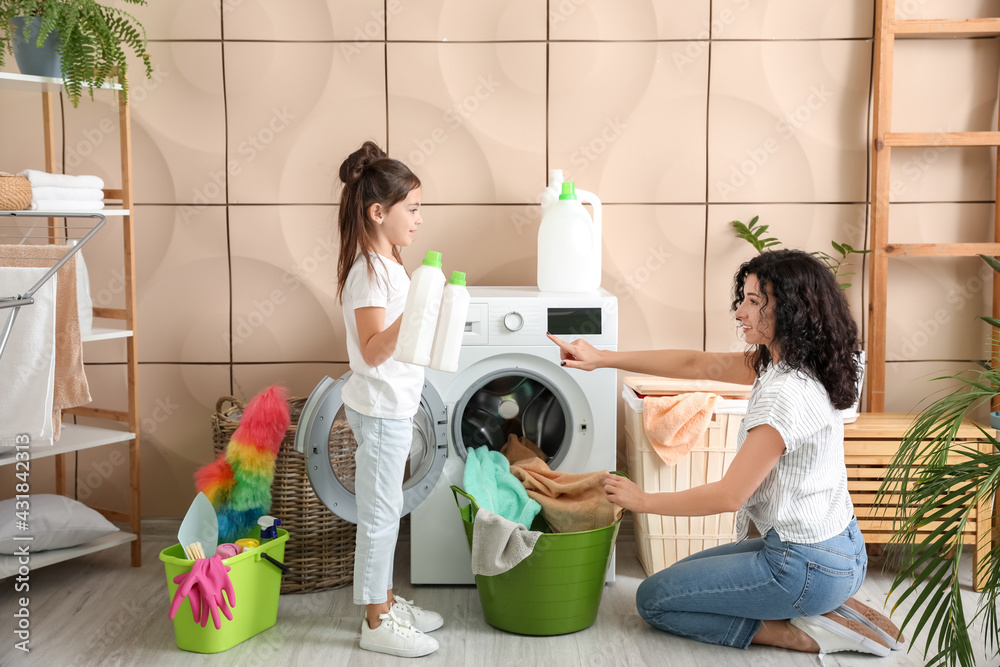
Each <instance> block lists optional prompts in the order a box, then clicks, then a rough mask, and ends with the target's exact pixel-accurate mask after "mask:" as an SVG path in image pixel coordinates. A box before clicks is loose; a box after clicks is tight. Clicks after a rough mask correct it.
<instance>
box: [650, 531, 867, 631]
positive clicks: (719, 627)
mask: <svg viewBox="0 0 1000 667" xmlns="http://www.w3.org/2000/svg"><path fill="white" fill-rule="evenodd" d="M867 569H868V555H867V553H866V552H865V541H864V538H863V537H862V536H861V531H860V530H859V529H858V522H857V519H851V523H850V524H848V526H847V528H845V529H844V532H842V533H841V534H839V535H837V536H836V537H832V538H830V539H828V540H825V541H823V542H817V543H815V544H797V543H793V542H783V541H782V540H781V539H779V538H778V534H777V532H775V531H774V530H773V529H772V530H769V531H768V532H767V535H765V536H764V537H763V538H756V539H749V540H743V541H742V542H738V543H735V544H725V545H722V546H719V547H714V548H711V549H706V550H705V551H702V552H700V553H697V554H694V555H692V556H689V557H687V558H685V559H684V560H681V561H678V562H677V563H675V564H673V565H671V566H670V567H668V568H666V569H665V570H661V571H660V572H657V573H656V574H654V575H653V576H651V577H649V578H648V579H646V580H645V581H643V582H642V583H641V584H640V585H639V590H638V592H637V593H636V606H637V607H638V609H639V615H640V616H642V618H643V620H644V621H646V622H647V623H649V624H650V625H652V626H653V627H654V628H659V629H660V630H664V631H666V632H669V633H671V634H674V635H679V636H681V637H687V638H689V639H695V640H697V641H700V642H704V643H706V644H721V645H723V646H734V647H737V648H747V647H748V646H750V641H751V640H752V639H753V637H754V635H755V634H757V631H758V630H759V629H760V625H761V621H769V620H781V619H789V618H794V617H796V616H817V615H820V614H825V613H827V612H830V611H833V610H834V609H836V608H837V607H839V606H840V605H842V604H844V602H846V601H847V599H848V598H850V597H851V596H852V595H854V594H855V593H857V591H858V589H859V588H861V584H862V582H863V581H864V579H865V573H866V572H867Z"/></svg>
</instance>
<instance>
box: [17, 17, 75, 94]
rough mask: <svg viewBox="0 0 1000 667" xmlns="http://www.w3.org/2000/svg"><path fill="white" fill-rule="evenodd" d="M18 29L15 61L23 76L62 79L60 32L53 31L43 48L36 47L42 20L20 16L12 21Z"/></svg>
mask: <svg viewBox="0 0 1000 667" xmlns="http://www.w3.org/2000/svg"><path fill="white" fill-rule="evenodd" d="M11 22H12V23H13V24H14V26H15V28H16V35H15V37H14V39H13V42H14V43H13V45H12V46H13V48H14V60H16V61H17V68H18V69H19V70H20V71H21V74H31V75H34V76H50V77H53V78H56V79H61V78H62V66H61V65H60V64H59V50H58V49H59V31H58V30H53V31H52V32H51V33H49V36H48V37H46V38H45V43H44V45H42V46H36V43H37V42H38V31H39V30H40V27H41V19H40V18H39V17H37V16H18V17H15V18H13V19H11Z"/></svg>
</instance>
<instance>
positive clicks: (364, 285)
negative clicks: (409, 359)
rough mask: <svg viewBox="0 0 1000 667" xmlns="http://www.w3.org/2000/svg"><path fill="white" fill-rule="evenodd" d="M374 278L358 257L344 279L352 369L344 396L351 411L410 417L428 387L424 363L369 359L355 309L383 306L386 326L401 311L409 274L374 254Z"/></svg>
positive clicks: (398, 417) (394, 263)
mask: <svg viewBox="0 0 1000 667" xmlns="http://www.w3.org/2000/svg"><path fill="white" fill-rule="evenodd" d="M370 256H371V258H372V263H373V264H374V266H375V276H374V277H370V276H369V275H368V264H367V263H366V262H365V259H364V257H363V256H360V255H359V256H358V258H357V259H356V260H355V261H354V266H352V267H351V270H350V272H349V273H348V274H347V281H346V282H345V283H344V293H343V305H344V324H345V325H346V327H347V357H348V360H349V361H350V364H351V370H352V371H354V372H353V374H352V375H351V377H350V378H348V380H347V383H346V384H344V389H343V391H342V397H343V400H344V403H345V404H346V405H347V406H348V407H349V408H351V409H353V410H355V411H357V412H360V413H361V414H363V415H368V416H369V417H380V418H382V419H406V418H408V417H412V416H413V415H415V414H416V412H417V408H418V407H420V394H421V391H422V389H423V386H424V369H423V366H415V365H413V364H406V363H402V362H399V361H396V360H395V359H393V358H392V357H389V358H388V359H386V360H385V361H384V362H382V363H381V364H379V365H378V366H375V367H372V366H369V365H368V364H366V363H365V360H364V358H363V357H362V356H361V342H360V340H359V338H358V323H357V320H356V318H355V315H354V311H355V310H356V309H358V308H368V307H377V308H385V325H386V326H389V325H390V324H392V323H393V322H395V321H396V319H397V318H398V317H399V316H400V315H402V313H403V306H405V305H406V292H407V290H409V288H410V278H409V276H407V275H406V270H405V269H404V268H403V267H402V266H401V265H399V264H397V263H396V262H395V261H393V260H391V259H388V258H385V257H382V256H381V255H379V254H376V253H371V255H370Z"/></svg>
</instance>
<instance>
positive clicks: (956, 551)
mask: <svg viewBox="0 0 1000 667" xmlns="http://www.w3.org/2000/svg"><path fill="white" fill-rule="evenodd" d="M980 257H982V259H983V260H984V261H986V262H987V263H988V264H989V265H990V266H991V267H993V270H994V271H997V272H1000V262H998V261H997V260H996V259H994V258H993V257H986V256H984V255H980ZM980 319H983V320H985V321H986V322H988V323H989V324H990V325H991V326H992V327H993V337H994V340H996V339H997V337H998V336H1000V320H997V319H994V318H992V317H981V318H980ZM936 380H947V381H950V382H954V383H957V384H958V389H956V390H955V391H954V392H952V393H949V394H947V395H945V396H942V397H941V398H939V399H938V400H936V401H934V402H933V403H932V404H931V405H930V406H929V407H928V408H927V409H925V410H923V411H922V412H921V414H920V415H919V416H918V417H917V419H916V420H915V421H914V422H913V425H912V426H911V427H910V429H909V431H907V433H906V435H905V436H904V437H903V441H902V443H901V445H900V447H899V451H898V452H897V454H896V456H895V458H894V460H893V461H892V463H891V464H890V465H889V468H888V470H887V471H886V477H885V481H884V482H883V483H882V486H881V488H880V489H879V493H878V497H877V499H876V503H881V502H882V501H883V500H888V497H889V496H892V495H897V494H898V504H899V505H900V506H901V507H905V508H906V511H907V518H906V519H905V520H902V521H899V522H897V524H896V526H895V527H894V528H895V531H894V534H893V537H892V540H891V542H890V543H894V544H898V545H900V546H901V547H903V548H902V549H900V550H899V551H900V555H899V558H900V561H899V567H898V569H897V571H896V574H895V576H894V578H893V582H892V586H891V588H890V591H889V593H890V595H892V594H894V593H895V594H898V595H899V599H898V600H897V602H896V606H898V605H899V604H900V603H902V602H903V601H904V600H906V599H908V598H910V599H912V600H913V607H912V608H911V609H910V611H909V612H908V613H907V615H906V618H905V619H904V620H903V628H906V627H908V626H911V624H912V630H911V634H912V635H916V634H918V633H919V632H921V631H922V630H927V641H926V644H925V646H924V654H925V657H926V658H927V664H929V665H949V666H954V665H961V666H962V667H974V666H975V665H976V664H977V656H976V654H975V650H974V648H973V644H972V639H971V635H972V633H973V632H974V631H973V628H972V626H973V623H974V622H978V623H980V624H981V627H982V635H983V639H984V643H985V645H986V647H987V650H988V651H992V652H993V655H992V658H994V659H995V658H996V657H997V656H998V655H1000V647H998V641H1000V617H998V612H997V610H998V602H1000V600H998V597H1000V534H997V532H996V530H994V536H993V541H992V543H991V544H990V545H988V546H990V549H989V551H988V552H987V553H986V555H985V557H981V558H980V561H979V568H980V575H981V576H982V582H983V583H982V592H981V594H980V598H979V605H978V609H977V610H976V611H975V612H974V613H973V614H972V615H971V616H970V615H968V614H967V613H966V610H965V608H964V607H963V605H962V594H961V593H962V591H961V587H960V584H959V574H958V571H959V564H960V561H961V558H962V555H963V553H968V551H969V549H970V546H969V545H964V546H963V544H962V533H963V532H964V531H965V528H966V525H967V523H968V522H969V518H970V515H971V512H972V509H973V508H974V507H975V506H976V505H977V504H978V503H979V502H980V501H985V502H986V503H987V507H991V506H993V502H994V499H997V498H1000V497H998V496H997V493H998V492H1000V442H998V440H997V438H996V436H995V432H994V431H991V430H987V429H984V428H982V427H980V429H979V430H980V431H981V432H982V438H981V439H980V442H981V443H988V444H989V445H990V447H989V448H988V450H989V451H987V452H983V451H980V450H979V449H976V448H973V447H970V446H969V445H968V443H966V442H961V443H959V442H955V436H956V433H958V429H959V427H960V426H961V425H962V422H963V420H965V419H966V418H967V417H969V416H970V415H971V414H972V413H973V412H974V411H975V410H976V409H977V408H978V407H980V406H982V405H989V404H990V402H991V401H992V400H993V399H994V398H995V397H996V396H997V395H998V394H1000V359H993V364H992V365H985V364H983V367H982V368H977V369H975V370H973V371H969V372H963V373H958V374H956V375H951V376H946V377H941V378H936V379H935V381H936ZM949 455H950V457H951V461H950V462H949ZM918 464H919V465H918ZM998 510H1000V508H997V507H995V506H993V513H994V522H995V521H996V520H997V516H996V514H997V512H998ZM979 520H988V519H985V518H983V517H980V518H979ZM994 527H996V523H994ZM977 546H981V545H972V546H971V549H976V548H977ZM932 647H933V648H932ZM990 664H994V663H993V661H992V660H991V662H990Z"/></svg>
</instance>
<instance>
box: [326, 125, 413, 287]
mask: <svg viewBox="0 0 1000 667" xmlns="http://www.w3.org/2000/svg"><path fill="white" fill-rule="evenodd" d="M339 176H340V180H341V182H342V183H343V184H344V189H343V192H342V193H341V195H340V212H339V214H338V216H337V222H338V228H339V231H340V255H339V259H338V262H337V300H339V301H341V302H343V295H344V285H345V284H346V282H347V276H348V274H349V273H350V272H351V267H352V266H354V262H355V261H356V260H357V258H358V254H359V253H360V254H361V255H362V256H363V257H364V258H365V262H367V264H368V276H369V278H374V277H375V267H374V265H373V264H372V261H371V257H370V254H371V253H372V252H374V251H375V247H376V240H377V239H378V230H377V225H376V223H375V221H374V220H372V219H371V217H370V216H369V215H368V210H369V209H370V208H371V206H372V205H373V204H381V205H382V207H383V208H385V209H386V210H388V209H390V208H392V207H393V206H394V205H396V204H397V203H399V202H401V201H403V200H404V199H406V197H407V195H409V194H410V190H413V189H414V188H418V187H420V179H419V178H417V177H416V175H414V173H413V172H412V171H410V168H409V167H407V166H406V165H405V164H403V163H402V162H400V161H399V160H393V159H392V158H390V157H388V156H387V155H386V154H385V151H383V150H382V149H381V148H379V147H378V144H376V143H375V142H373V141H366V142H365V143H364V144H362V145H361V148H359V149H358V150H356V151H354V152H353V153H351V154H350V155H349V156H348V157H347V159H346V160H344V162H343V163H342V164H341V165H340V172H339ZM392 254H393V257H394V258H395V260H396V261H397V262H400V263H402V262H401V259H400V256H399V249H398V248H396V247H393V249H392Z"/></svg>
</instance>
